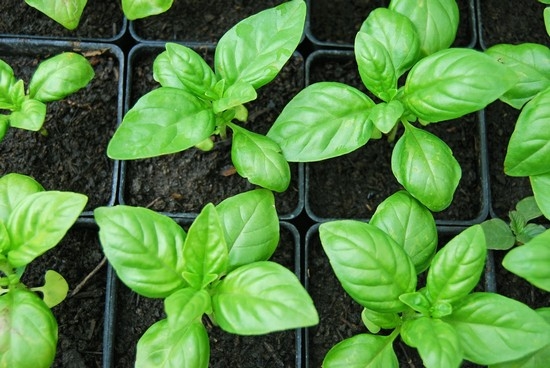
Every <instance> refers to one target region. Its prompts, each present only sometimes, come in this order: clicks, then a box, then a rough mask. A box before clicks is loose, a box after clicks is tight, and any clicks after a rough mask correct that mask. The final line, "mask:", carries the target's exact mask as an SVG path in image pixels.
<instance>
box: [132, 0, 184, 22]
mask: <svg viewBox="0 0 550 368" xmlns="http://www.w3.org/2000/svg"><path fill="white" fill-rule="evenodd" d="M173 2H174V0H122V11H123V12H124V15H125V16H126V18H128V19H129V20H136V19H140V18H147V17H149V16H151V15H157V14H160V13H164V12H165V11H167V10H168V9H170V7H171V6H172V3H173Z"/></svg>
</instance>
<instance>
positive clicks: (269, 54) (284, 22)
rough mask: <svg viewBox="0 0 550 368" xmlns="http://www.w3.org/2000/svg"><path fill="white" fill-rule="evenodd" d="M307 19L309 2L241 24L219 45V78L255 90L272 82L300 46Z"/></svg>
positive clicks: (298, 2) (287, 5)
mask: <svg viewBox="0 0 550 368" xmlns="http://www.w3.org/2000/svg"><path fill="white" fill-rule="evenodd" d="M305 17H306V4H305V2H304V1H301V0H294V1H287V2H284V3H282V4H281V5H279V6H276V7H274V8H271V9H267V10H264V11H261V12H259V13H258V14H255V15H252V16H250V17H248V18H246V19H244V20H242V21H240V22H239V23H238V24H236V25H235V26H234V27H233V28H231V29H230V30H229V31H227V32H226V33H225V34H224V35H223V36H222V38H221V39H220V40H219V42H218V45H217V47H216V53H215V56H214V64H215V67H216V68H215V69H216V74H217V75H218V76H219V77H220V79H222V78H223V79H226V80H227V82H228V83H229V85H232V84H235V83H236V82H238V81H240V82H246V83H249V84H251V85H252V86H254V88H255V89H258V88H260V87H261V86H263V85H265V84H267V83H269V82H271V80H272V79H273V78H275V76H277V74H278V73H279V71H280V70H281V69H282V67H283V66H284V64H285V63H286V62H287V61H288V60H289V59H290V57H291V56H292V53H293V52H294V50H296V47H297V46H298V44H299V43H300V41H301V39H302V33H303V29H304V23H305Z"/></svg>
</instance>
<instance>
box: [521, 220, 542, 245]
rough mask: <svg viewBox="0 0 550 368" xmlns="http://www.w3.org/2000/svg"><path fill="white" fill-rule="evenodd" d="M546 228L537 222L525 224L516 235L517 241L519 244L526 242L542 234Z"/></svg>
mask: <svg viewBox="0 0 550 368" xmlns="http://www.w3.org/2000/svg"><path fill="white" fill-rule="evenodd" d="M545 230H546V228H545V227H544V226H542V225H539V224H527V225H525V227H524V228H523V230H522V231H521V233H519V234H517V235H516V238H517V241H518V243H520V244H524V243H527V242H529V241H531V239H533V238H534V237H536V236H537V235H539V234H542V233H543V232H544V231H545Z"/></svg>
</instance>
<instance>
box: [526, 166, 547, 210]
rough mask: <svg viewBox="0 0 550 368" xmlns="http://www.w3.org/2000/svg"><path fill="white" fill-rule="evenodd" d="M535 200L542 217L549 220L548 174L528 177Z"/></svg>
mask: <svg viewBox="0 0 550 368" xmlns="http://www.w3.org/2000/svg"><path fill="white" fill-rule="evenodd" d="M529 180H530V181H531V187H532V188H533V194H534V195H535V200H536V201H537V205H538V207H539V208H540V210H541V212H542V213H543V214H544V217H546V218H547V219H550V173H546V174H542V175H534V176H530V177H529Z"/></svg>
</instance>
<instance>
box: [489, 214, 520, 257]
mask: <svg viewBox="0 0 550 368" xmlns="http://www.w3.org/2000/svg"><path fill="white" fill-rule="evenodd" d="M480 225H481V227H482V228H483V231H484V233H485V242H486V243H487V249H500V250H506V249H510V248H512V247H513V246H514V244H515V243H516V237H515V236H514V233H512V230H510V226H509V225H508V224H507V223H506V222H504V221H503V220H501V219H499V218H494V219H490V220H487V221H484V222H482V223H481V224H480Z"/></svg>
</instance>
